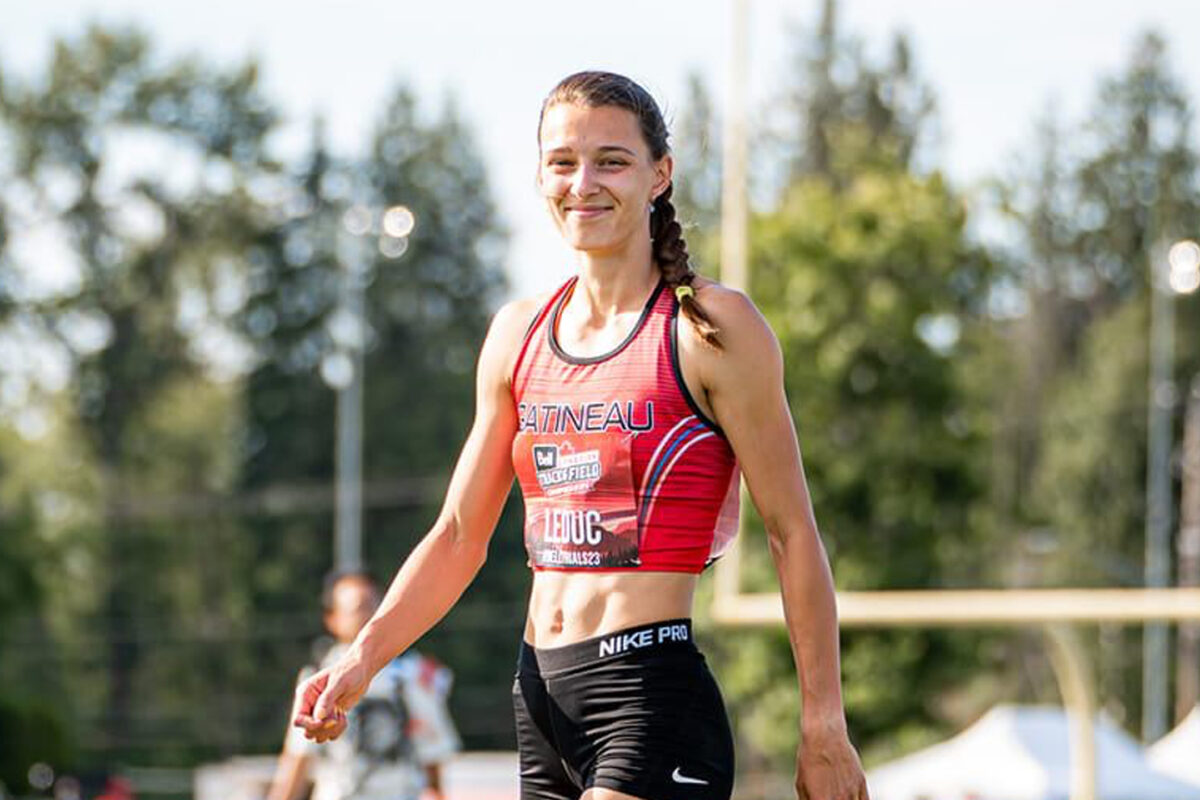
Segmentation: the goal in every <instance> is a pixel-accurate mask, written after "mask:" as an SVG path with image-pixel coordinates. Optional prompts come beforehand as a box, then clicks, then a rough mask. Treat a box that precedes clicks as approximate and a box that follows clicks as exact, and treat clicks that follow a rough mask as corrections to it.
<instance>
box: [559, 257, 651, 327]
mask: <svg viewBox="0 0 1200 800" xmlns="http://www.w3.org/2000/svg"><path fill="white" fill-rule="evenodd" d="M577 263H578V265H579V282H578V283H577V284H576V285H575V288H574V290H573V291H572V292H571V297H570V300H569V304H570V305H572V306H575V308H576V309H577V310H578V311H579V312H580V313H581V316H584V317H586V318H590V319H597V318H606V319H607V318H611V317H613V316H614V315H616V314H623V313H626V312H629V311H640V310H641V309H642V306H643V305H645V302H646V297H647V296H648V295H649V294H650V292H651V291H653V289H654V287H655V286H657V285H658V280H659V277H660V276H661V273H660V272H659V269H658V267H657V266H656V265H655V264H654V262H653V260H651V258H650V254H649V253H646V254H645V256H644V258H630V257H629V254H627V253H620V254H611V255H610V254H605V255H598V254H595V253H580V254H579V256H578V259H577Z"/></svg>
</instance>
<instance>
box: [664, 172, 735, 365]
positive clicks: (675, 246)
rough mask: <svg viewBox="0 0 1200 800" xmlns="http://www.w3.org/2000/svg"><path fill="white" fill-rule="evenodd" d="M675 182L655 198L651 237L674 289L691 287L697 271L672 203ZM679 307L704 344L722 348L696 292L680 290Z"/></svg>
mask: <svg viewBox="0 0 1200 800" xmlns="http://www.w3.org/2000/svg"><path fill="white" fill-rule="evenodd" d="M673 190H674V184H673V183H669V184H667V189H666V191H664V192H663V193H662V194H660V195H659V196H658V197H656V198H654V210H653V211H652V212H651V213H650V239H651V247H652V252H653V256H654V263H655V264H657V265H658V268H659V270H660V271H661V272H662V275H663V279H664V280H666V282H667V286H669V287H670V288H671V291H675V289H676V288H677V287H680V286H687V287H689V288H690V287H691V286H692V282H693V281H694V280H695V279H696V273H695V271H694V270H692V267H691V265H690V264H689V263H688V251H687V242H685V241H684V240H683V227H682V226H681V225H680V224H679V220H677V219H675V205H674V204H673V203H672V202H671V193H672V191H673ZM677 297H678V299H679V309H680V311H682V312H683V315H684V316H685V317H687V318H688V320H690V321H691V323H692V324H693V325H695V326H696V332H697V333H699V334H700V338H701V339H703V340H704V343H705V344H707V345H709V346H711V347H715V348H716V349H718V350H720V349H721V340H720V339H719V338H718V334H719V333H720V331H719V330H718V329H717V326H716V325H714V324H713V321H712V318H711V317H709V316H708V314H707V313H706V312H705V311H704V309H703V307H701V305H700V304H699V303H698V302H696V295H695V293H694V292H679V293H677Z"/></svg>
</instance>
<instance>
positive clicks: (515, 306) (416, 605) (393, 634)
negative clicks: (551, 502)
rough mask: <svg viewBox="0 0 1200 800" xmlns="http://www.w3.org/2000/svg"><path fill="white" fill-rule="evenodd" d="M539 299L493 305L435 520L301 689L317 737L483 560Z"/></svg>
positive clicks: (337, 721) (506, 474)
mask: <svg viewBox="0 0 1200 800" xmlns="http://www.w3.org/2000/svg"><path fill="white" fill-rule="evenodd" d="M532 309H533V302H532V301H528V300H527V301H521V302H516V303H510V304H509V305H506V306H505V307H503V308H502V309H500V311H499V312H497V314H496V317H495V319H494V320H493V321H492V325H491V329H490V330H489V331H488V335H487V339H486V340H485V341H484V344H483V349H482V352H481V353H480V356H479V365H478V368H477V374H476V408H475V421H474V424H473V425H472V426H471V431H470V433H469V434H468V436H467V441H466V443H465V444H464V445H463V449H462V452H461V454H460V455H459V458H458V463H457V464H456V465H455V468H454V473H453V475H452V477H451V479H450V486H449V488H448V489H447V492H446V500H445V503H444V504H443V507H442V510H441V513H440V514H439V515H438V518H437V521H436V522H435V523H434V524H433V527H432V528H431V529H430V530H429V532H428V533H427V534H426V535H425V537H424V538H422V539H421V541H420V543H419V544H417V546H416V547H415V548H414V549H413V551H412V553H411V554H410V555H409V556H408V558H407V559H406V560H405V561H404V564H403V565H402V566H401V567H400V569H399V571H398V572H397V573H396V576H395V578H394V579H393V580H392V583H391V586H389V587H388V590H387V593H386V594H385V595H384V597H383V600H382V602H381V603H380V605H379V608H378V609H377V610H376V612H375V614H374V615H373V616H372V617H371V619H370V620H369V621H368V622H367V624H366V625H365V626H364V627H363V629H362V631H361V632H360V633H359V634H358V636H357V637H356V638H355V640H354V642H353V643H352V644H351V645H350V647H349V648H348V651H347V653H346V655H345V656H344V657H343V658H342V659H341V660H340V661H339V662H338V663H337V664H336V665H334V666H333V667H330V668H329V669H327V670H322V671H321V672H319V673H317V674H316V675H314V676H313V677H312V678H311V679H309V680H308V681H306V682H305V683H304V684H303V685H302V686H301V687H300V689H299V690H298V691H297V697H296V704H295V713H294V714H293V718H294V724H296V725H298V726H299V727H302V728H304V729H305V735H306V736H308V737H309V738H315V739H317V740H318V741H325V740H327V739H331V738H336V737H337V736H338V735H339V734H340V733H341V731H342V729H344V727H345V715H344V712H345V711H347V710H348V709H349V708H350V707H351V706H353V705H354V703H356V702H357V701H358V700H359V698H360V697H361V696H362V694H363V693H364V692H365V691H366V689H367V686H368V685H369V684H370V681H371V678H372V677H373V676H374V675H375V673H376V672H378V671H379V670H380V669H382V668H383V666H384V665H385V664H387V663H388V662H389V661H391V660H392V659H393V658H394V657H395V656H397V655H398V654H400V653H402V652H404V651H405V650H406V649H408V647H410V646H411V645H412V643H413V642H415V641H416V640H417V639H419V638H420V637H421V636H422V635H423V634H424V633H425V632H426V631H427V630H429V629H430V628H431V627H433V625H434V624H435V623H437V621H438V620H440V619H441V618H442V617H443V616H445V614H446V612H448V611H449V610H450V608H451V607H452V606H453V605H454V603H455V602H456V601H457V600H458V598H459V597H461V596H462V593H463V592H464V591H465V590H466V588H467V586H468V585H469V584H470V583H471V580H472V579H473V578H474V577H475V575H476V573H478V572H479V569H480V567H482V566H483V562H484V560H485V559H486V558H487V548H488V542H489V541H490V539H491V536H492V532H493V531H494V529H495V526H496V521H497V519H498V518H499V516H500V512H501V511H502V510H503V508H504V501H505V500H506V499H507V497H508V492H509V489H510V488H511V486H512V480H513V467H512V440H513V437H514V436H515V435H516V430H517V417H516V409H515V407H514V404H513V398H512V390H511V386H510V385H509V384H510V379H511V368H512V364H513V361H514V359H515V355H516V352H517V350H518V348H519V347H520V344H521V339H522V336H523V333H524V331H525V326H526V324H527V323H528V321H529V316H530V314H531V313H532Z"/></svg>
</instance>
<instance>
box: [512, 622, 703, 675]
mask: <svg viewBox="0 0 1200 800" xmlns="http://www.w3.org/2000/svg"><path fill="white" fill-rule="evenodd" d="M661 649H690V650H694V649H695V642H694V640H693V639H692V621H691V619H689V618H687V617H683V618H680V619H665V620H660V621H659V622H651V623H647V624H645V625H637V626H635V627H632V628H623V629H621V630H619V631H613V632H611V633H605V634H602V635H600V636H595V637H593V638H591V639H584V640H583V641H581V642H573V643H571V644H567V645H563V646H562V647H541V648H538V647H534V646H533V645H531V644H529V643H528V642H526V641H524V640H522V642H521V653H520V656H519V658H518V660H517V663H518V665H519V666H520V667H521V668H523V669H526V670H530V671H533V672H537V673H546V672H558V671H560V670H564V669H570V668H572V667H579V666H583V665H585V664H590V663H592V662H596V661H606V660H608V659H611V658H617V657H618V656H623V655H627V654H630V653H635V652H643V651H649V650H661Z"/></svg>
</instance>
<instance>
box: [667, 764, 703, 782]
mask: <svg viewBox="0 0 1200 800" xmlns="http://www.w3.org/2000/svg"><path fill="white" fill-rule="evenodd" d="M671 780H673V781H675V782H676V783H700V784H703V785H705V786H707V785H708V781H702V780H700V779H699V778H689V777H687V776H686V775H681V774H680V772H679V767H676V768H675V771H674V772H672V773H671Z"/></svg>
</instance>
